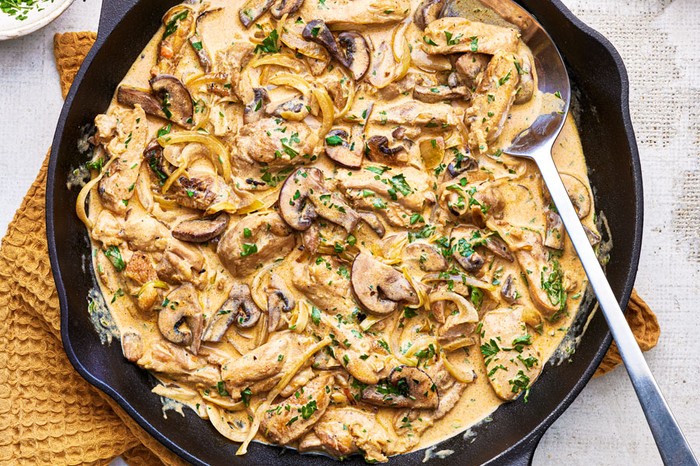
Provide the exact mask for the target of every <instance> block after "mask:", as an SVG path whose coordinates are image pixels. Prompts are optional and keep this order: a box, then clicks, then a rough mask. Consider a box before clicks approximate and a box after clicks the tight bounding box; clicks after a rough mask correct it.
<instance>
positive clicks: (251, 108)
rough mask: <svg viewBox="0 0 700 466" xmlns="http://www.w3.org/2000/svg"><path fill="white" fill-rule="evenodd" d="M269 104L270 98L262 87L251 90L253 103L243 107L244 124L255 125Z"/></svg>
mask: <svg viewBox="0 0 700 466" xmlns="http://www.w3.org/2000/svg"><path fill="white" fill-rule="evenodd" d="M269 102H270V96H269V95H268V94H267V90H265V88H263V87H255V88H253V101H252V102H250V103H249V104H248V105H246V106H245V110H244V111H243V120H244V122H245V124H249V123H255V122H256V121H258V120H260V119H261V118H262V117H263V116H264V108H265V106H266V105H267V104H268V103H269Z"/></svg>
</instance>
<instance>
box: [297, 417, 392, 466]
mask: <svg viewBox="0 0 700 466" xmlns="http://www.w3.org/2000/svg"><path fill="white" fill-rule="evenodd" d="M390 441H391V437H390V436H389V434H388V433H387V432H386V430H384V428H383V427H382V426H381V425H380V424H379V423H377V418H376V415H375V414H374V413H372V412H367V411H363V410H360V409H357V408H349V407H345V408H337V407H330V408H329V409H328V410H327V411H326V413H325V414H324V415H323V417H322V418H321V420H320V421H319V422H318V423H316V425H315V426H314V430H313V435H312V434H309V435H307V436H306V437H304V438H302V439H301V442H299V451H310V450H319V449H320V450H323V451H325V452H326V453H328V454H329V455H332V456H335V457H336V458H345V457H347V456H349V455H352V454H353V453H358V452H360V451H362V452H363V453H364V456H365V460H366V461H367V462H371V463H373V462H380V463H381V462H386V461H388V458H387V457H386V456H385V455H384V453H383V451H386V449H387V447H388V444H389V442H390Z"/></svg>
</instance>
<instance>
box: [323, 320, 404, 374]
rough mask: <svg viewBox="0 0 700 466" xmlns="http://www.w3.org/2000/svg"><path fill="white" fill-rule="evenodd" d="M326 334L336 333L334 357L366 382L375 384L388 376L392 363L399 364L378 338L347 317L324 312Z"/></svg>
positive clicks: (324, 332)
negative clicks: (337, 316)
mask: <svg viewBox="0 0 700 466" xmlns="http://www.w3.org/2000/svg"><path fill="white" fill-rule="evenodd" d="M320 327H321V329H322V330H323V334H329V333H330V334H333V335H335V340H336V341H337V342H338V345H337V346H333V347H332V349H333V355H334V357H335V359H336V360H337V361H338V362H339V363H340V364H341V366H343V367H344V368H345V370H346V371H348V373H349V374H350V375H352V376H353V377H354V378H355V379H356V380H359V381H360V382H362V383H366V384H376V383H377V382H379V379H381V378H382V377H386V376H388V374H389V372H390V370H391V368H392V367H394V366H397V365H398V362H397V361H396V359H395V358H394V357H393V356H391V355H387V354H386V352H384V351H383V350H381V349H380V346H379V344H378V343H377V340H376V338H374V337H373V336H372V335H370V334H363V332H362V331H361V330H360V327H359V326H358V325H357V324H355V323H353V322H349V321H348V320H346V319H338V318H336V317H335V316H334V317H331V316H330V315H329V314H328V313H325V312H324V313H322V314H321V325H320Z"/></svg>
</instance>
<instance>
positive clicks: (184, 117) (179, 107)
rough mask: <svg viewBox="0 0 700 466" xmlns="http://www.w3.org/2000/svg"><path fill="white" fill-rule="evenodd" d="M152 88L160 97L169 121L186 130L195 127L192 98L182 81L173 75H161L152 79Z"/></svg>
mask: <svg viewBox="0 0 700 466" xmlns="http://www.w3.org/2000/svg"><path fill="white" fill-rule="evenodd" d="M151 88H152V89H153V90H154V91H155V92H156V94H157V95H159V96H160V100H161V102H162V104H163V105H162V111H163V113H165V116H166V118H167V119H168V120H170V121H172V122H173V123H177V124H179V125H180V126H184V127H185V128H191V127H192V126H193V125H194V123H193V121H192V118H193V117H194V105H193V104H192V96H191V95H190V91H188V90H187V88H186V87H185V85H184V84H183V83H182V81H180V80H179V79H177V78H176V77H175V76H173V75H169V74H159V75H158V76H156V77H154V78H153V79H151Z"/></svg>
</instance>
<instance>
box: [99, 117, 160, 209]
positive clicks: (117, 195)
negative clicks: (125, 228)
mask: <svg viewBox="0 0 700 466" xmlns="http://www.w3.org/2000/svg"><path fill="white" fill-rule="evenodd" d="M95 124H96V125H97V127H98V134H100V135H101V134H105V133H107V134H110V133H109V130H110V129H112V128H113V132H112V133H111V134H110V136H111V140H110V141H109V143H108V144H107V153H108V154H109V156H110V157H111V158H112V159H114V162H112V164H111V165H110V166H109V167H108V168H107V169H106V172H105V175H104V177H103V178H102V179H101V180H100V182H99V185H98V188H97V192H98V194H99V195H100V198H101V200H102V204H103V205H104V206H105V207H107V208H108V209H109V210H111V211H112V212H116V213H124V212H126V209H127V206H128V205H129V200H130V199H131V197H132V196H133V195H134V186H135V185H136V180H137V179H138V176H139V167H140V166H141V162H142V161H143V150H144V148H145V147H146V137H147V135H148V120H147V119H146V113H145V112H144V111H143V109H142V108H141V107H140V106H137V107H136V108H134V109H130V110H125V109H123V108H116V109H115V110H114V111H113V112H110V114H109V115H107V116H104V115H102V116H100V117H97V118H96V119H95Z"/></svg>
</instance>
